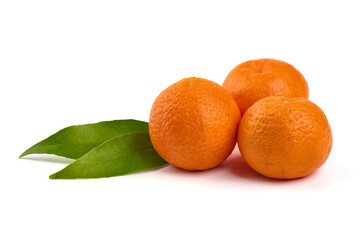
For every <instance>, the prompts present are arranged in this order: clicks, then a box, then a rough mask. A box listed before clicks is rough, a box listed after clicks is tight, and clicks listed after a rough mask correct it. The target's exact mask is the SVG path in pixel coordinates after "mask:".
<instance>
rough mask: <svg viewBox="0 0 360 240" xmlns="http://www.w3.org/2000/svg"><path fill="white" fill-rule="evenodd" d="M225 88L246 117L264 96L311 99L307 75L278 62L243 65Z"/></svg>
mask: <svg viewBox="0 0 360 240" xmlns="http://www.w3.org/2000/svg"><path fill="white" fill-rule="evenodd" d="M223 87H224V88H225V89H226V90H227V91H228V92H229V93H230V94H231V96H232V97H233V98H234V99H235V101H236V103H237V105H238V106H239V109H240V112H241V114H242V115H244V113H245V111H246V110H247V109H248V108H249V107H250V106H251V105H253V104H254V103H255V102H256V101H258V100H260V99H262V98H264V97H269V96H285V97H299V98H306V99H307V98H308V97H309V88H308V85H307V83H306V80H305V78H304V77H303V75H302V74H301V73H300V72H299V71H298V70H296V69H295V68H294V67H293V66H292V65H290V64H288V63H286V62H283V61H279V60H275V59H258V60H250V61H247V62H244V63H241V64H240V65H238V66H236V67H235V68H234V69H233V70H232V71H231V72H230V73H229V74H228V76H227V77H226V79H225V81H224V83H223Z"/></svg>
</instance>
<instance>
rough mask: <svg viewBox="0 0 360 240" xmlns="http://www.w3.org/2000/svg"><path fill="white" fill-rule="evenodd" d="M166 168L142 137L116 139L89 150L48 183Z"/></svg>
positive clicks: (132, 135) (130, 136) (127, 135)
mask: <svg viewBox="0 0 360 240" xmlns="http://www.w3.org/2000/svg"><path fill="white" fill-rule="evenodd" d="M166 165H168V163H167V162H165V161H164V160H163V159H162V158H161V157H160V156H159V155H158V154H157V152H156V151H155V149H154V147H153V146H152V144H151V141H150V137H149V135H148V134H144V133H131V134H126V135H122V136H118V137H115V138H112V139H110V140H109V141H107V142H105V143H103V144H101V145H99V146H97V147H95V148H93V149H92V150H90V151H89V152H88V153H86V154H85V155H84V156H82V157H80V158H79V159H77V160H76V161H74V162H73V163H71V164H69V165H68V166H67V167H65V168H64V169H62V170H61V171H59V172H57V173H54V174H53V175H50V176H49V178H50V179H76V178H102V177H113V176H120V175H126V174H130V173H135V172H140V171H146V170H152V169H157V168H160V167H163V166H166Z"/></svg>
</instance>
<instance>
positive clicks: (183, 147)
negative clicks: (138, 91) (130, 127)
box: [149, 77, 240, 170]
mask: <svg viewBox="0 0 360 240" xmlns="http://www.w3.org/2000/svg"><path fill="white" fill-rule="evenodd" d="M239 121H240V111H239V109H238V107H237V105H236V102H235V101H234V99H233V98H232V97H231V96H230V94H229V93H228V92H227V91H226V90H225V89H224V88H222V87H221V86H220V85H218V84H217V83H214V82H212V81H209V80H206V79H202V78H194V77H193V78H185V79H183V80H181V81H179V82H177V83H175V84H173V85H171V86H170V87H168V88H167V89H165V90H164V91H163V92H161V93H160V95H159V96H158V97H157V98H156V100H155V102H154V103H153V106H152V108H151V113H150V120H149V134H150V138H151V142H152V144H153V146H154V148H155V150H156V151H157V152H158V154H159V155H160V156H161V157H162V158H163V159H164V160H165V161H167V162H169V163H170V164H172V165H174V166H176V167H179V168H182V169H187V170H205V169H209V168H213V167H216V166H218V165H219V164H220V163H222V162H223V161H224V160H225V159H226V158H227V157H228V156H229V155H230V153H231V152H232V150H233V149H234V147H235V144H236V138H237V128H238V125H239Z"/></svg>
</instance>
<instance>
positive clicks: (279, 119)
mask: <svg viewBox="0 0 360 240" xmlns="http://www.w3.org/2000/svg"><path fill="white" fill-rule="evenodd" d="M238 146H239V149H240V152H241V154H242V156H243V158H244V160H245V161H246V162H247V163H248V165H249V166H250V167H251V168H252V169H254V170H255V171H256V172H258V173H260V174H262V175H264V176H267V177H270V178H278V179H293V178H300V177H304V176H307V175H309V174H311V173H313V172H314V171H315V170H317V169H318V168H319V167H321V165H323V164H324V163H325V161H326V159H327V158H328V156H329V154H330V150H331V147H332V134H331V129H330V125H329V123H328V121H327V119H326V116H325V114H324V113H323V111H322V110H321V109H320V108H319V107H318V106H317V105H315V104H314V103H312V102H310V101H309V100H307V99H300V98H285V97H267V98H264V99H262V100H259V101H258V102H256V103H255V104H254V105H253V106H252V107H250V108H249V109H248V110H247V111H246V113H245V114H244V116H243V118H242V120H241V123H240V126H239V131H238Z"/></svg>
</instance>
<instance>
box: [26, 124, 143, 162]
mask: <svg viewBox="0 0 360 240" xmlns="http://www.w3.org/2000/svg"><path fill="white" fill-rule="evenodd" d="M148 131H149V126H148V123H147V122H142V121H138V120H131V119H129V120H115V121H105V122H99V123H94V124H85V125H76V126H70V127H67V128H64V129H62V130H60V131H58V132H57V133H55V134H53V135H51V136H50V137H48V138H46V139H45V140H43V141H41V142H39V143H37V144H35V145H34V146H32V147H30V148H29V149H28V150H26V151H25V152H24V153H23V154H21V155H20V158H21V157H23V156H26V155H29V154H34V153H47V154H55V155H58V156H62V157H67V158H71V159H77V158H79V157H81V156H83V155H84V154H85V153H87V152H88V151H90V150H91V149H92V148H94V147H96V146H98V145H100V144H102V143H104V142H105V141H107V140H109V139H111V138H113V137H116V136H119V135H123V134H127V133H148Z"/></svg>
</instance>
